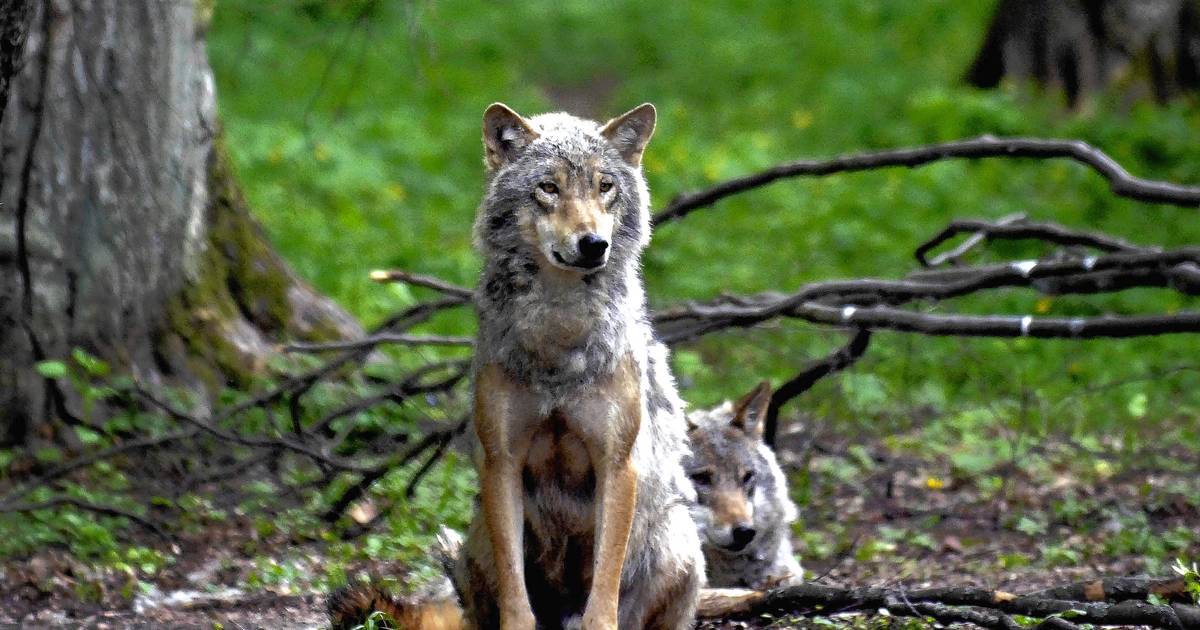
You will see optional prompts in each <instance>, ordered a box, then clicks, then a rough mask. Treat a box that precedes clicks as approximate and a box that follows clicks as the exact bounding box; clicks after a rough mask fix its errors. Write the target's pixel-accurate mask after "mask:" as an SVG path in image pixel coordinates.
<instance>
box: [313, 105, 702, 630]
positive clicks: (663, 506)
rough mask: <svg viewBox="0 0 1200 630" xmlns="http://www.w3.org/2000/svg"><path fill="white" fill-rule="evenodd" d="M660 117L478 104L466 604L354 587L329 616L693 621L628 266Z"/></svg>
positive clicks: (695, 543) (502, 623)
mask: <svg viewBox="0 0 1200 630" xmlns="http://www.w3.org/2000/svg"><path fill="white" fill-rule="evenodd" d="M655 118H656V113H655V110H654V107H653V106H652V105H650V104H648V103H647V104H644V105H641V106H639V107H637V108H634V109H633V110H631V111H629V112H627V113H625V114H623V115H621V116H619V117H617V118H615V119H613V120H611V121H609V122H608V123H606V124H604V125H600V124H597V123H595V122H592V121H588V120H583V119H580V118H576V117H574V116H571V115H568V114H565V113H551V114H542V115H539V116H534V117H532V118H525V117H523V116H521V115H520V114H518V113H516V112H515V111H513V110H512V109H511V108H509V107H507V106H506V105H503V104H501V103H495V104H493V105H491V106H490V107H488V108H487V110H486V111H485V112H484V117H483V143H484V164H485V166H486V172H487V188H486V192H485V194H484V198H483V201H482V203H481V204H480V206H479V210H478V212H477V215H476V220H475V229H474V236H475V244H476V247H477V249H478V251H479V252H480V253H481V255H482V258H483V270H482V273H481V276H480V279H479V283H478V285H477V288H476V292H475V305H476V310H477V313H478V316H479V333H478V337H477V340H476V345H475V357H474V360H473V366H472V372H473V384H474V415H473V418H472V427H473V429H474V430H473V431H472V432H471V434H472V436H473V442H474V453H475V457H474V460H475V466H476V470H477V471H478V473H479V481H480V493H479V498H478V500H477V504H476V511H475V515H474V517H473V519H472V521H471V524H470V526H469V527H468V530H467V533H466V537H465V540H463V541H462V542H461V545H456V546H455V547H456V548H455V549H454V550H453V551H450V552H449V553H446V554H444V555H445V556H447V557H450V556H453V557H454V558H455V559H456V560H455V563H454V566H453V567H452V570H451V573H452V574H453V575H452V581H453V586H454V588H455V590H456V591H457V594H458V599H459V603H460V604H461V607H459V606H446V605H444V604H445V602H429V603H428V605H425V606H420V605H418V606H417V607H412V606H401V605H399V604H398V603H397V600H393V599H390V598H386V597H383V596H382V595H380V594H379V592H378V591H377V590H375V589H372V588H370V587H367V588H362V589H359V588H354V587H352V588H349V589H346V590H344V591H342V592H341V593H339V594H337V595H336V596H335V597H332V598H331V599H330V613H331V618H332V620H333V621H334V627H343V626H342V625H338V624H344V625H345V626H346V627H350V626H349V624H350V623H352V621H353V620H354V619H360V618H361V614H362V613H365V612H370V610H371V609H377V610H379V609H383V608H385V607H386V608H388V611H389V612H391V613H393V616H395V617H396V619H397V620H403V622H405V623H407V624H409V625H410V626H412V628H416V629H419V630H427V629H428V628H434V627H437V628H459V627H467V628H474V629H476V630H490V629H492V628H500V629H501V630H533V628H534V627H535V625H536V626H537V627H538V628H542V629H544V630H554V629H558V628H571V629H574V628H582V629H583V630H614V629H616V628H621V629H622V630H631V629H637V628H647V629H654V630H659V629H661V630H677V629H682V628H688V627H690V626H691V625H692V621H693V616H694V612H695V608H696V602H697V596H698V592H699V589H700V587H701V586H702V585H703V582H704V555H703V552H702V551H701V549H700V539H699V536H698V534H697V532H696V527H695V524H694V523H693V522H692V520H691V516H690V514H689V511H688V499H689V496H690V495H691V494H692V493H694V491H693V490H692V488H691V484H690V483H689V482H688V480H687V477H686V476H685V475H684V473H683V466H682V458H683V455H684V452H685V450H686V436H685V428H686V424H685V418H684V415H683V404H682V401H680V399H679V395H678V393H677V390H676V387H675V381H674V379H673V378H672V376H671V373H670V370H669V365H668V357H667V350H666V348H665V347H664V346H663V345H662V344H661V343H658V342H657V341H656V340H655V339H654V336H653V334H652V331H651V329H650V325H649V321H648V318H647V313H646V297H645V292H644V290H643V288H642V283H641V276H640V257H641V252H642V250H643V249H644V248H645V247H646V245H647V244H648V242H649V239H650V214H649V205H648V202H649V192H648V190H647V187H646V181H645V179H644V177H643V175H642V170H641V158H642V154H643V151H644V150H645V148H646V144H647V143H648V142H649V140H650V136H651V135H652V134H653V132H654V126H655ZM693 498H694V497H693Z"/></svg>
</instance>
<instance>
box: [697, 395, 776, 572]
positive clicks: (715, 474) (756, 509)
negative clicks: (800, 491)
mask: <svg viewBox="0 0 1200 630" xmlns="http://www.w3.org/2000/svg"><path fill="white" fill-rule="evenodd" d="M770 401H771V386H770V384H769V383H765V382H764V383H761V384H760V385H759V386H758V387H756V388H755V389H754V390H753V391H751V392H750V393H749V394H746V395H745V396H743V397H742V398H741V399H740V400H738V401H737V402H735V403H730V402H728V401H726V402H725V403H724V404H722V405H721V406H719V407H716V408H714V409H710V410H705V411H692V412H689V413H688V416H687V418H688V439H689V441H690V442H691V453H690V454H689V455H688V456H686V457H685V458H684V462H683V465H684V470H685V471H686V472H687V475H688V477H689V479H691V482H692V485H693V486H694V487H695V489H696V499H697V500H696V504H695V505H694V506H693V507H692V517H693V519H694V520H695V521H696V525H697V527H698V529H699V530H700V537H701V540H702V542H703V543H704V545H705V547H706V551H707V550H708V549H717V550H720V551H722V552H727V553H735V552H739V551H742V550H743V549H745V548H746V546H747V545H749V544H751V543H752V542H753V541H755V540H756V538H761V537H762V536H764V535H765V534H768V533H771V534H777V531H776V530H779V529H780V528H786V524H787V523H788V522H790V521H792V520H794V519H795V517H796V508H795V505H794V504H793V503H792V502H791V500H790V499H789V498H788V497H787V483H786V479H785V478H784V476H783V472H782V471H781V470H780V469H779V464H778V463H776V461H775V455H774V454H773V453H772V452H771V450H770V449H769V448H768V447H767V445H766V444H765V443H764V442H763V440H762V436H763V434H762V430H763V421H764V419H765V417H766V413H767V406H768V405H769V404H770Z"/></svg>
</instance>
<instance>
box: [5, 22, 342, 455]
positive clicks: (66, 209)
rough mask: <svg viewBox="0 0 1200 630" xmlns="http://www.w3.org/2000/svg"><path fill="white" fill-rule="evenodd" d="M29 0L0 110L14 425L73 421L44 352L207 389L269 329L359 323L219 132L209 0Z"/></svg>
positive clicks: (23, 436) (246, 368)
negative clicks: (244, 188) (310, 267)
mask: <svg viewBox="0 0 1200 630" xmlns="http://www.w3.org/2000/svg"><path fill="white" fill-rule="evenodd" d="M33 4H34V7H33V11H32V16H31V19H30V22H29V24H30V27H29V33H28V37H27V38H26V41H25V45H24V52H23V55H24V63H23V66H22V67H21V68H20V69H19V71H18V73H17V74H16V76H14V77H13V81H12V85H11V91H10V94H9V97H8V99H7V101H6V102H5V108H4V109H5V112H6V114H5V116H4V118H3V122H2V126H0V141H2V143H3V160H2V162H0V172H2V174H3V175H2V176H3V180H2V181H3V182H4V186H3V189H2V190H0V204H2V205H0V211H2V213H3V214H0V429H3V431H4V436H3V438H2V440H3V442H5V443H8V444H24V443H28V442H29V441H30V440H31V439H32V438H37V439H48V438H52V437H55V435H56V434H57V436H58V437H59V438H64V437H69V432H63V431H59V428H61V426H63V425H62V423H61V422H58V421H61V420H78V418H79V415H80V414H79V410H78V409H77V405H76V404H75V402H74V400H73V396H72V393H71V392H70V391H67V389H68V388H65V387H63V386H62V385H61V384H59V383H56V382H55V381H52V380H49V379H45V378H43V377H42V376H40V375H39V374H38V373H37V372H36V371H35V370H34V365H35V364H36V363H37V362H39V361H44V360H48V359H62V358H65V357H67V356H69V354H70V353H71V351H72V349H74V348H82V349H83V350H85V351H87V352H89V353H92V354H94V355H98V356H100V357H102V358H104V359H106V360H108V361H110V362H111V363H113V364H114V365H115V366H116V367H117V368H118V369H121V370H124V371H128V372H130V373H132V374H133V375H134V376H136V377H137V378H139V379H140V380H143V381H146V382H151V383H162V384H176V385H182V386H185V387H189V388H191V389H194V390H198V391H202V392H208V393H212V392H214V391H216V390H217V389H219V388H221V387H223V386H225V385H226V384H228V383H235V384H237V383H240V382H244V380H245V379H246V378H248V377H249V376H250V375H252V374H254V373H255V372H257V371H259V370H261V369H262V368H263V366H264V364H265V358H266V357H268V356H269V355H270V354H271V353H272V352H274V345H275V342H274V341H273V338H280V337H288V338H297V337H298V338H303V339H329V338H336V337H342V336H348V335H349V336H352V335H356V334H360V333H361V331H360V329H359V328H358V326H357V324H356V323H355V322H354V321H353V319H351V318H350V317H349V316H347V315H346V314H345V313H344V312H343V311H341V310H340V309H339V308H337V307H336V306H334V305H333V304H332V303H330V302H329V301H327V300H326V299H324V298H321V297H320V296H318V295H317V294H316V293H315V292H314V291H312V289H311V288H310V287H308V286H307V285H306V284H305V283H303V282H302V281H300V280H299V279H298V278H297V277H296V276H295V274H294V273H292V271H291V270H290V269H289V268H288V267H287V265H286V264H285V263H284V262H283V261H282V260H281V259H280V258H279V257H278V256H277V255H276V254H275V253H274V252H273V251H272V250H271V249H270V247H269V245H267V243H266V242H265V240H264V239H263V236H262V233H261V230H259V228H258V226H257V225H256V224H254V222H253V220H252V219H251V218H250V216H249V213H248V211H247V208H246V205H245V202H244V200H243V198H242V196H241V194H240V191H239V190H238V187H237V183H236V180H235V179H234V177H233V174H232V171H231V169H230V165H229V161H228V159H227V158H226V156H225V154H224V152H223V151H222V150H221V147H220V135H219V133H218V125H217V117H216V97H215V94H214V84H213V77H212V70H211V68H210V67H209V65H208V59H207V53H206V49H205V41H204V35H205V29H206V28H207V26H208V20H209V18H210V17H211V10H212V7H211V4H212V3H211V2H207V1H205V0H201V1H200V2H198V3H197V4H195V5H193V4H192V3H190V2H185V1H178V0H177V1H172V2H163V1H161V0H90V1H88V0H33ZM68 441H69V440H68Z"/></svg>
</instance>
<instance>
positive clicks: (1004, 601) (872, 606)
mask: <svg viewBox="0 0 1200 630" xmlns="http://www.w3.org/2000/svg"><path fill="white" fill-rule="evenodd" d="M918 603H931V604H936V605H937V607H933V608H931V607H917V606H916V604H918ZM942 607H947V608H942ZM950 607H953V610H954V611H955V614H958V615H963V617H962V618H961V619H960V620H963V621H971V623H977V622H976V621H973V620H969V619H967V618H966V617H968V616H970V615H968V614H966V613H965V611H969V610H971V609H985V610H989V611H994V613H1003V614H1006V615H1024V616H1026V617H1036V618H1048V617H1055V616H1058V617H1063V618H1069V619H1070V620H1071V621H1072V622H1079V623H1088V624H1093V625H1099V626H1119V625H1146V626H1154V627H1157V628H1171V629H1176V630H1190V629H1193V628H1200V607H1197V606H1192V605H1185V604H1170V605H1155V604H1151V603H1149V602H1146V601H1139V600H1135V599H1127V600H1124V601H1077V600H1066V599H1056V598H1053V597H1042V596H1038V595H1036V594H1033V595H1015V594H1013V593H1008V592H1005V591H993V590H988V589H982V588H974V587H945V588H925V589H914V590H906V589H902V588H883V587H863V588H842V587H837V586H826V585H822V584H815V583H808V584H801V585H798V586H790V587H784V588H779V589H775V590H771V591H765V592H755V591H739V590H730V589H718V590H712V591H705V592H703V593H702V594H701V597H700V608H699V611H698V613H697V615H698V616H699V617H700V618H721V619H750V618H754V617H758V616H761V615H776V616H778V615H801V616H814V615H829V614H834V613H839V612H854V611H875V610H879V609H881V608H882V609H887V610H888V611H889V612H891V613H892V614H898V615H908V616H913V615H912V614H911V613H912V612H914V611H915V612H917V613H918V615H922V614H928V612H934V611H936V612H937V613H938V614H935V615H931V616H934V617H938V616H939V615H946V614H947V612H948V611H950V610H951V608H950ZM922 609H924V611H923V610H922ZM979 619H980V620H981V621H982V620H984V618H983V617H980V618H979ZM996 624H1000V625H996ZM982 625H985V627H1004V625H1005V622H1004V621H1003V620H1002V619H998V618H996V617H994V616H993V617H992V618H991V621H988V622H987V623H986V624H982Z"/></svg>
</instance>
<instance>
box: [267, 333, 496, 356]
mask: <svg viewBox="0 0 1200 630" xmlns="http://www.w3.org/2000/svg"><path fill="white" fill-rule="evenodd" d="M383 344H394V345H400V346H458V347H470V346H472V345H475V340H474V339H473V338H471V337H457V336H447V335H405V334H399V333H380V334H378V335H371V336H369V337H363V338H362V339H351V340H348V341H334V342H330V343H290V344H287V345H285V346H283V351H284V352H329V351H331V350H357V349H360V348H374V347H376V346H379V345H383Z"/></svg>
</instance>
